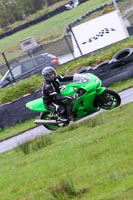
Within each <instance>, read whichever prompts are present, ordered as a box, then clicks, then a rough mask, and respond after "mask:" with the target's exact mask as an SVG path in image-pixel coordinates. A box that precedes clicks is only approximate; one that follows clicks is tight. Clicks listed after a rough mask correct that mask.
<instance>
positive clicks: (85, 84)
mask: <svg viewBox="0 0 133 200" xmlns="http://www.w3.org/2000/svg"><path fill="white" fill-rule="evenodd" d="M60 89H61V90H60V91H61V92H60V93H61V95H63V96H73V97H74V100H67V101H66V102H64V104H65V105H66V108H68V107H69V108H70V105H71V112H72V114H73V116H74V121H77V120H79V119H81V118H84V117H86V116H88V115H91V114H92V113H95V112H97V111H99V110H100V109H104V110H111V109H113V108H115V107H117V106H119V105H120V104H121V98H120V96H119V94H118V93H116V92H115V91H113V90H110V89H107V88H105V87H102V81H101V80H100V79H99V78H98V77H97V76H95V75H93V74H91V73H85V74H74V78H73V82H72V83H68V84H66V85H62V86H61V88H60ZM26 107H27V108H28V109H30V110H33V111H36V112H39V113H40V119H37V120H35V121H34V123H35V124H38V125H43V126H44V127H46V128H47V129H49V130H52V131H54V130H57V129H58V128H60V127H63V126H67V125H69V123H70V121H69V120H66V121H62V120H61V119H60V118H59V117H58V115H57V113H55V112H53V111H52V110H50V109H47V108H46V107H45V105H44V103H43V100H42V98H38V99H36V100H33V101H30V102H28V103H27V104H26Z"/></svg>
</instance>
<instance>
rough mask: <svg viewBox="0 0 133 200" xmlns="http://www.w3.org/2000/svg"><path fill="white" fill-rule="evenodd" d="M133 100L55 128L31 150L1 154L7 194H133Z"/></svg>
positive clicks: (105, 197) (124, 197)
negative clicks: (41, 144) (44, 143)
mask: <svg viewBox="0 0 133 200" xmlns="http://www.w3.org/2000/svg"><path fill="white" fill-rule="evenodd" d="M132 106H133V104H128V105H126V106H123V107H119V108H117V109H114V110H112V111H108V112H106V113H102V114H100V115H99V116H96V117H94V118H92V119H89V120H87V121H84V122H82V123H79V124H75V125H73V126H71V127H67V128H64V129H62V130H60V131H57V132H54V133H53V134H51V135H49V137H51V141H52V143H50V144H49V145H48V146H45V147H42V148H40V149H37V150H36V151H35V150H33V149H32V150H31V151H30V152H29V153H28V154H25V153H24V151H23V150H22V148H18V149H16V150H12V151H9V152H6V153H3V154H0V160H1V162H0V174H1V178H0V196H1V199H2V200H5V199H6V200H8V199H9V200H10V199H13V200H17V199H19V200H24V199H30V200H36V199H39V200H41V199H42V200H53V199H54V200H68V199H73V200H76V199H82V200H88V199H89V200H116V199H117V200H132V199H133V168H132V166H133V159H132V152H133V145H132V143H133V134H132V130H133V123H132V115H133V111H132ZM34 142H35V141H34ZM27 145H28V144H27ZM57 194H58V195H57Z"/></svg>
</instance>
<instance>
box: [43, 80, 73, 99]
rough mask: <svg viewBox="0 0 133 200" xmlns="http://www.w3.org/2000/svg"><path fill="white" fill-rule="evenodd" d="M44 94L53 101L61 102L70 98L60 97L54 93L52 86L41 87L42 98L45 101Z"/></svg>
mask: <svg viewBox="0 0 133 200" xmlns="http://www.w3.org/2000/svg"><path fill="white" fill-rule="evenodd" d="M45 94H47V95H49V96H50V97H51V98H52V99H53V101H62V100H66V98H67V99H69V98H70V97H65V96H61V95H60V94H58V93H57V92H56V91H55V88H54V87H53V86H52V84H48V85H45V86H44V87H43V98H44V99H45Z"/></svg>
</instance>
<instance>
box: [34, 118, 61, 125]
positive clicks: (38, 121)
mask: <svg viewBox="0 0 133 200" xmlns="http://www.w3.org/2000/svg"><path fill="white" fill-rule="evenodd" d="M34 123H35V124H37V125H44V124H55V125H57V124H58V122H57V121H56V120H44V119H36V120H35V121H34Z"/></svg>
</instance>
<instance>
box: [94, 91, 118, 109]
mask: <svg viewBox="0 0 133 200" xmlns="http://www.w3.org/2000/svg"><path fill="white" fill-rule="evenodd" d="M95 103H96V105H97V106H99V107H100V108H102V109H104V110H111V109H113V108H116V107H118V106H119V105H120V104H121V98H120V96H119V94H118V93H116V92H115V91H113V90H110V89H105V91H104V92H103V93H102V94H100V95H97V96H96V100H95Z"/></svg>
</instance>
